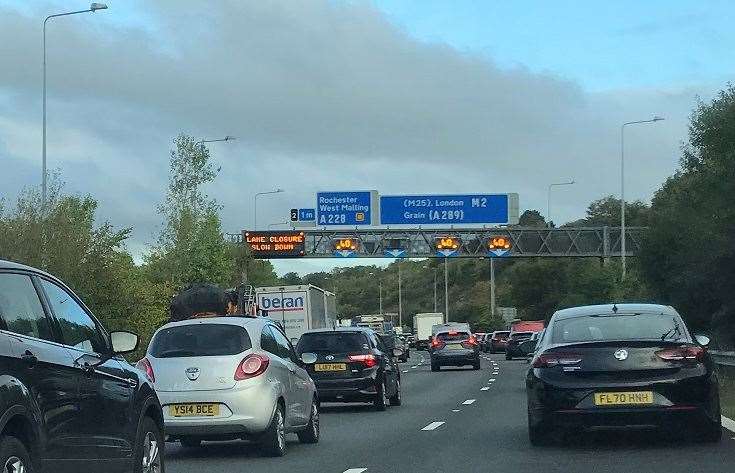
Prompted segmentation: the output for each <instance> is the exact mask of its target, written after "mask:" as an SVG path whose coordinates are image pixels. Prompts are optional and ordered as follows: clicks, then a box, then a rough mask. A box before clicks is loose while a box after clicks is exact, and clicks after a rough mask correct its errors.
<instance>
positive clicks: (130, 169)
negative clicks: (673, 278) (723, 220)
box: [0, 0, 735, 274]
mask: <svg viewBox="0 0 735 473" xmlns="http://www.w3.org/2000/svg"><path fill="white" fill-rule="evenodd" d="M108 4H109V6H110V9H109V10H106V11H100V12H97V13H94V14H84V15H76V16H71V17H64V18H56V19H53V20H51V21H50V22H49V25H48V32H47V40H48V43H47V44H48V59H47V64H48V159H49V167H50V169H54V170H59V171H60V172H61V175H62V178H63V180H64V181H65V183H66V184H65V185H66V187H65V190H66V191H67V192H70V193H77V194H86V193H89V194H92V195H93V196H94V197H96V198H97V199H98V200H99V202H100V208H99V216H100V220H109V221H110V222H111V223H112V224H113V225H115V226H117V227H128V226H132V227H133V228H134V232H133V235H132V238H131V239H130V241H129V242H128V248H129V250H130V251H131V252H133V254H134V255H135V256H136V257H137V258H140V256H141V255H142V254H144V252H145V251H146V248H147V245H148V244H150V243H151V242H153V241H154V240H155V234H156V232H157V229H158V226H159V225H160V220H161V219H160V217H159V216H158V215H157V214H156V212H155V206H156V204H157V203H159V202H161V201H162V200H163V198H164V193H165V186H166V182H167V172H168V158H169V152H170V149H171V147H172V140H173V139H174V137H175V136H176V135H178V134H179V133H187V134H190V135H192V136H196V137H201V138H219V137H222V136H224V135H233V136H236V137H237V140H236V141H234V142H227V143H213V144H212V145H211V147H210V151H211V154H212V157H213V160H214V162H215V163H216V164H217V166H218V167H220V168H221V173H220V175H219V176H218V177H217V179H216V181H215V182H214V183H213V184H212V185H211V186H210V187H209V188H208V189H207V191H208V193H209V194H210V195H211V196H213V197H216V198H217V200H218V201H219V202H220V203H221V204H222V206H223V210H222V219H223V225H224V229H225V231H227V232H239V231H240V230H242V229H246V228H252V226H253V213H254V212H253V196H254V194H255V193H256V192H261V191H268V190H272V189H275V188H283V189H284V190H285V192H284V193H281V194H276V195H271V196H264V197H262V198H260V200H259V203H258V224H259V227H261V228H265V227H266V226H267V225H269V224H275V223H278V222H283V221H284V220H286V219H287V216H288V211H289V209H290V208H292V207H310V206H313V203H314V194H315V193H316V192H317V191H320V190H348V189H377V190H379V191H380V192H381V193H383V194H409V193H416V194H418V193H475V192H478V193H479V192H485V193H490V192H493V193H494V192H517V193H519V195H520V203H521V208H522V209H527V208H536V209H539V210H541V211H542V212H543V213H545V209H546V203H547V202H546V195H547V194H546V193H547V186H548V184H549V183H551V182H555V181H560V180H567V179H572V178H573V179H574V180H575V181H576V184H575V185H574V186H568V187H564V188H557V189H555V191H554V195H553V205H552V218H553V219H554V220H555V221H558V222H563V221H568V220H573V219H577V218H580V217H582V216H583V215H584V211H585V208H586V206H587V205H588V204H589V202H591V201H592V200H595V199H598V198H600V197H603V196H605V195H608V194H618V193H619V189H620V179H619V172H620V171H619V166H620V162H619V159H620V158H619V157H620V143H619V140H620V137H619V134H620V124H621V123H623V122H626V121H631V120H640V119H647V118H650V117H652V116H653V115H660V116H663V117H665V118H666V120H665V121H663V122H658V123H656V124H655V125H642V126H637V127H631V128H630V129H628V130H627V131H626V156H627V163H626V169H627V175H626V192H627V197H628V198H629V199H643V200H650V198H651V196H652V195H653V193H654V192H655V190H656V189H657V188H658V187H659V186H660V185H661V183H662V182H663V180H664V179H666V177H667V176H669V175H671V174H672V173H673V172H674V171H675V170H676V167H677V165H678V160H679V156H680V147H681V144H682V142H683V141H684V140H686V137H687V131H688V130H687V123H688V118H689V115H690V113H691V110H692V108H693V107H694V106H695V105H696V103H697V100H698V98H701V99H703V100H708V99H709V98H711V97H712V96H713V94H715V93H716V92H717V91H718V90H720V89H722V88H723V87H724V86H725V85H726V83H727V82H728V81H729V80H731V77H732V74H733V71H735V57H733V55H732V54H731V50H732V45H733V44H735V29H734V28H732V27H731V25H732V24H733V20H735V3H733V2H731V1H716V0H708V1H706V2H702V1H693V0H692V1H682V0H678V1H677V0H668V1H663V0H648V1H646V2H640V1H631V0H620V1H616V2H610V1H604V2H603V1H587V2H578V1H570V0H567V1H564V0H557V1H554V2H548V1H542V0H538V1H515V2H492V1H485V2H481V1H462V0H454V1H452V2H446V1H439V0H417V1H408V0H406V1H398V0H392V1H389V0H375V1H360V0H349V1H348V0H343V1H340V0H299V1H294V0H259V1H257V2H256V1H241V0H229V1H224V0H222V1H220V0H212V1H210V2H194V1H181V0H156V1H153V2H152V1H138V0H126V1H122V0H109V1H108ZM87 5H88V4H87V3H85V2H76V1H71V0H65V1H63V2H62V1H48V2H44V1H20V0H0V57H2V58H3V62H2V66H0V67H1V68H0V197H1V198H3V199H5V200H6V201H10V202H12V201H14V200H15V198H16V197H17V195H18V193H19V192H21V190H22V189H23V188H24V187H27V186H34V185H38V181H39V180H40V179H39V178H40V160H41V90H42V89H41V77H42V76H41V71H42V69H41V51H42V50H41V44H42V43H41V38H42V36H41V25H42V22H43V18H44V17H45V16H46V15H48V14H51V13H56V12H60V11H65V10H68V9H83V8H86V7H87ZM375 262H379V263H382V264H385V263H386V261H383V260H379V261H374V260H370V261H364V260H362V261H352V262H351V263H352V264H365V263H375ZM274 264H275V265H276V269H277V271H278V272H279V274H283V273H284V272H287V271H297V272H300V273H302V274H303V273H307V272H310V271H316V270H325V269H326V270H328V269H329V268H331V267H333V266H336V265H345V261H341V260H340V261H333V260H304V261H292V260H288V261H275V262H274Z"/></svg>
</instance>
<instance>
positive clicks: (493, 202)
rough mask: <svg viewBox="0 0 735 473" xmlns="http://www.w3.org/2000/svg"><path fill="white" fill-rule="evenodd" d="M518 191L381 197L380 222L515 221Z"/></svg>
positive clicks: (403, 223)
mask: <svg viewBox="0 0 735 473" xmlns="http://www.w3.org/2000/svg"><path fill="white" fill-rule="evenodd" d="M517 213H518V194H465V195H390V196H381V197H380V223H381V224H382V225H446V224H455V225H456V224H481V223H485V224H510V223H517Z"/></svg>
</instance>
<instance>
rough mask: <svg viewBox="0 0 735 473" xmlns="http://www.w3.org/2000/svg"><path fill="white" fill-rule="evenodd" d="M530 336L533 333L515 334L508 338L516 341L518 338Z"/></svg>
mask: <svg viewBox="0 0 735 473" xmlns="http://www.w3.org/2000/svg"><path fill="white" fill-rule="evenodd" d="M531 335H533V332H515V333H514V334H513V335H511V336H510V338H512V339H513V340H518V339H519V338H531Z"/></svg>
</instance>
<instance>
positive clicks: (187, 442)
mask: <svg viewBox="0 0 735 473" xmlns="http://www.w3.org/2000/svg"><path fill="white" fill-rule="evenodd" d="M179 442H181V446H182V447H184V448H200V447H201V446H202V439H200V438H198V437H181V438H180V439H179Z"/></svg>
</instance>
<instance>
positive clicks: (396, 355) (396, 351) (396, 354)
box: [393, 348, 403, 358]
mask: <svg viewBox="0 0 735 473" xmlns="http://www.w3.org/2000/svg"><path fill="white" fill-rule="evenodd" d="M401 356H403V350H401V349H400V348H394V349H393V357H394V358H399V357H401Z"/></svg>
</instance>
